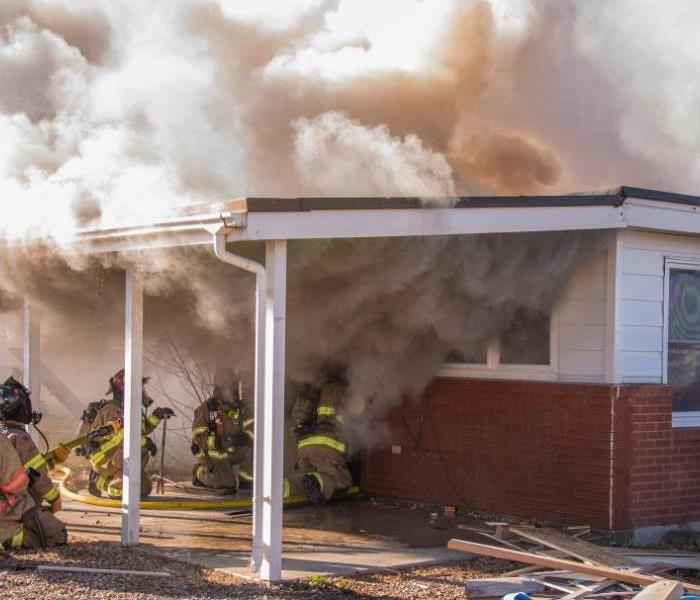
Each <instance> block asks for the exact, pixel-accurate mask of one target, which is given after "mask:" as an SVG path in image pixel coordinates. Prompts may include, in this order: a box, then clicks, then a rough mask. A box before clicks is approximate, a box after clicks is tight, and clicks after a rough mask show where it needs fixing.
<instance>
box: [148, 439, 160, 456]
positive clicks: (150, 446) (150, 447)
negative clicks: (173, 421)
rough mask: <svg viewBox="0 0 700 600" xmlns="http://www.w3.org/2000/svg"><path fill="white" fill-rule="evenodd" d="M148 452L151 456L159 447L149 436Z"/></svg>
mask: <svg viewBox="0 0 700 600" xmlns="http://www.w3.org/2000/svg"><path fill="white" fill-rule="evenodd" d="M146 452H148V453H149V454H150V455H151V456H155V455H156V452H158V448H157V447H156V445H155V444H154V443H153V440H152V439H151V438H149V437H147V438H146Z"/></svg>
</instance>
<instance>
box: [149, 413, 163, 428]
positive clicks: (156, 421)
mask: <svg viewBox="0 0 700 600" xmlns="http://www.w3.org/2000/svg"><path fill="white" fill-rule="evenodd" d="M146 421H148V423H149V424H150V425H153V427H158V425H159V424H160V417H156V416H155V415H154V414H153V413H151V414H150V415H148V417H147V418H146Z"/></svg>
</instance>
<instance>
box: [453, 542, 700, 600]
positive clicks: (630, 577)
mask: <svg viewBox="0 0 700 600" xmlns="http://www.w3.org/2000/svg"><path fill="white" fill-rule="evenodd" d="M447 547H448V548H449V549H450V550H457V551H459V552H467V553H469V554H478V555H481V556H490V557H491V558H500V559H502V560H510V561H514V562H521V563H525V564H526V565H540V566H543V567H551V568H552V569H569V570H571V571H575V572H577V573H585V574H587V575H597V576H599V577H605V578H607V579H614V580H615V581H624V582H626V583H634V584H637V585H649V584H652V583H656V582H657V581H669V580H668V579H663V578H662V577H656V576H654V575H645V574H643V573H637V572H634V571H621V570H620V569H613V568H612V567H606V566H603V565H587V564H584V563H580V562H576V561H573V560H566V559H563V558H553V557H551V556H542V555H540V554H532V553H531V552H519V551H517V550H510V549H508V548H502V547H498V546H488V545H486V544H477V543H476V542H465V541H464V540H457V539H451V540H450V541H449V542H448V544H447ZM683 587H685V589H686V590H687V591H688V592H694V593H698V592H700V585H696V584H693V583H686V582H683Z"/></svg>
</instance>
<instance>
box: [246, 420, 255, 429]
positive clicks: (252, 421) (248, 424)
mask: <svg viewBox="0 0 700 600" xmlns="http://www.w3.org/2000/svg"><path fill="white" fill-rule="evenodd" d="M253 423H255V419H246V420H245V421H243V427H246V428H247V427H250V426H251V425H252V424H253Z"/></svg>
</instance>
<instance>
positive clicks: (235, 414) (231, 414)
mask: <svg viewBox="0 0 700 600" xmlns="http://www.w3.org/2000/svg"><path fill="white" fill-rule="evenodd" d="M226 414H227V415H228V417H229V418H230V419H231V420H232V421H237V420H238V418H239V417H240V416H241V411H240V410H238V409H236V410H229V411H228V412H227V413H226Z"/></svg>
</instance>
